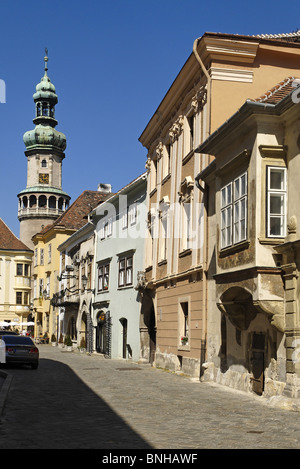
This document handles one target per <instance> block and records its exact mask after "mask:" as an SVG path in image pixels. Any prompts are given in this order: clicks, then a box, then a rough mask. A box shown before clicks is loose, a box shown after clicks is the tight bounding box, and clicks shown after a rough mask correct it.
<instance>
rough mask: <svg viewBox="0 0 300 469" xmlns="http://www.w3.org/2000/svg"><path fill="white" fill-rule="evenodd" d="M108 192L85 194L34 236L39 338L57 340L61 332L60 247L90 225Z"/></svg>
mask: <svg viewBox="0 0 300 469" xmlns="http://www.w3.org/2000/svg"><path fill="white" fill-rule="evenodd" d="M106 196H107V194H106V193H103V192H99V191H84V192H83V193H82V194H81V195H80V196H79V197H78V198H77V199H76V200H75V201H74V202H73V204H72V205H70V207H69V208H68V209H67V210H66V211H65V212H64V213H63V214H62V215H61V216H60V217H59V218H58V219H57V220H55V222H54V223H52V224H51V225H48V226H46V227H45V228H44V229H43V230H42V231H40V232H39V233H36V235H34V236H33V244H34V260H33V264H34V265H33V311H34V317H35V335H36V337H40V336H43V335H44V334H47V336H48V338H49V339H50V338H51V336H52V334H55V336H56V338H57V335H58V333H59V332H60V330H61V325H60V323H59V320H60V318H61V317H60V311H59V306H60V304H59V302H58V301H57V297H56V295H57V293H58V292H59V291H60V284H59V278H58V277H59V276H60V273H61V264H60V262H61V259H60V252H59V249H58V248H59V246H60V245H61V244H62V243H63V242H64V241H66V240H67V239H68V238H69V237H70V236H71V235H72V234H73V233H75V232H76V231H77V230H78V229H80V228H82V227H83V226H84V225H85V224H86V220H87V215H88V213H89V212H90V211H91V210H92V209H93V208H94V207H95V206H96V205H98V204H99V203H101V202H102V201H103V200H104V199H105V197H106Z"/></svg>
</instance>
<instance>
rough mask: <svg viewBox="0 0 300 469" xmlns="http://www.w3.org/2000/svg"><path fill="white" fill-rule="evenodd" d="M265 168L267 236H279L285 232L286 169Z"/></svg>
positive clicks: (282, 235)
mask: <svg viewBox="0 0 300 469" xmlns="http://www.w3.org/2000/svg"><path fill="white" fill-rule="evenodd" d="M267 169H268V171H267V179H268V180H267V236H268V237H274V238H281V237H284V236H285V234H286V169H285V168H280V167H272V166H269V167H268V168H267Z"/></svg>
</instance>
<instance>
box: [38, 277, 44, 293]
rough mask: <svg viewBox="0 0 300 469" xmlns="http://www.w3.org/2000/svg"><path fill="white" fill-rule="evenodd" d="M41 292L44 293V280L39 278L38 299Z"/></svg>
mask: <svg viewBox="0 0 300 469" xmlns="http://www.w3.org/2000/svg"><path fill="white" fill-rule="evenodd" d="M43 291H44V279H43V278H40V281H39V297H40V298H42V297H43Z"/></svg>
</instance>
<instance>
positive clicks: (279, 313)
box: [253, 300, 285, 332]
mask: <svg viewBox="0 0 300 469" xmlns="http://www.w3.org/2000/svg"><path fill="white" fill-rule="evenodd" d="M253 306H254V307H255V308H256V309H257V310H258V311H259V312H260V313H263V314H265V315H266V316H267V317H268V319H269V321H270V323H271V325H272V326H274V327H276V329H278V330H279V331H280V332H284V330H285V318H284V301H268V300H257V301H254V302H253Z"/></svg>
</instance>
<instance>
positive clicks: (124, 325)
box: [120, 318, 127, 358]
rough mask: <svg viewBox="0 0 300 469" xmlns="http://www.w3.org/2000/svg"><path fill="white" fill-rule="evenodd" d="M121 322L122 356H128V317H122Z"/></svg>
mask: <svg viewBox="0 0 300 469" xmlns="http://www.w3.org/2000/svg"><path fill="white" fill-rule="evenodd" d="M120 323H121V324H122V357H123V358H126V350H127V319H125V318H122V319H120Z"/></svg>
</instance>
